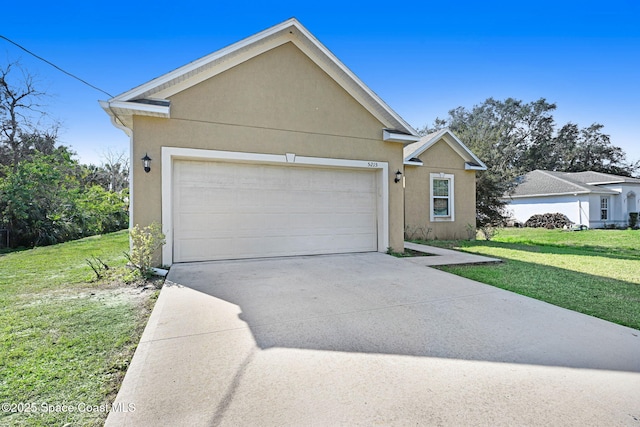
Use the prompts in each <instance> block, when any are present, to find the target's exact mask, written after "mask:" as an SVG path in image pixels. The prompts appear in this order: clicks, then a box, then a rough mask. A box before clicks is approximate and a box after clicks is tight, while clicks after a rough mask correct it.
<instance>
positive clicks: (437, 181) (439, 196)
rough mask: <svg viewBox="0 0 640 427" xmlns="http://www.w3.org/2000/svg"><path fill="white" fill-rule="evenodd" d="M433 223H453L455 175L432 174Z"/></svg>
mask: <svg viewBox="0 0 640 427" xmlns="http://www.w3.org/2000/svg"><path fill="white" fill-rule="evenodd" d="M430 205H431V212H430V215H429V216H430V219H431V221H453V220H454V209H453V207H454V203H453V175H451V174H444V173H432V174H431V201H430Z"/></svg>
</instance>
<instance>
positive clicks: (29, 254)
mask: <svg viewBox="0 0 640 427" xmlns="http://www.w3.org/2000/svg"><path fill="white" fill-rule="evenodd" d="M128 246H129V244H128V235H127V232H126V231H120V232H117V233H111V234H107V235H103V236H93V237H88V238H85V239H82V240H78V241H74V242H67V243H63V244H59V245H55V246H48V247H42V248H36V249H31V250H26V251H20V252H11V253H5V254H0V403H3V404H4V403H6V404H8V406H7V405H4V406H3V408H2V409H3V410H2V412H1V413H0V425H12V426H40V425H65V424H66V425H102V424H103V423H104V419H105V417H106V415H107V410H106V408H108V406H107V405H108V404H110V403H111V402H112V401H113V398H114V397H115V394H116V393H117V390H118V388H119V386H120V382H121V381H122V378H123V376H124V373H125V371H126V369H127V366H128V364H129V361H130V359H131V357H132V355H133V352H134V350H135V347H136V345H137V343H138V341H139V338H140V334H141V332H142V330H143V328H144V325H145V324H146V321H147V318H148V315H149V313H150V310H151V308H152V305H153V302H154V300H155V297H156V296H157V291H155V290H149V289H147V290H145V289H142V288H139V287H137V286H136V285H135V284H129V285H127V284H125V283H124V282H123V280H124V277H123V276H124V275H125V274H126V269H124V268H123V266H124V265H125V264H126V259H125V257H124V255H123V252H125V251H127V250H128ZM91 256H96V257H98V258H100V259H101V260H102V261H104V262H105V264H107V265H108V266H109V267H110V270H109V272H107V273H108V274H107V277H106V278H105V279H103V280H101V281H99V282H98V281H94V279H95V274H94V273H93V271H92V270H91V268H90V267H89V266H88V265H87V264H86V262H85V259H87V258H89V257H91ZM62 405H66V406H64V407H63V406H62ZM101 405H102V406H101ZM69 411H71V412H69ZM27 412H29V413H27Z"/></svg>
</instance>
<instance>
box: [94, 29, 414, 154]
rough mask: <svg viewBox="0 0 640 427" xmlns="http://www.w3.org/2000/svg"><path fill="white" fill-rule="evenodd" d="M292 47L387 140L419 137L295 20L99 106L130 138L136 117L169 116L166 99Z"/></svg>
mask: <svg viewBox="0 0 640 427" xmlns="http://www.w3.org/2000/svg"><path fill="white" fill-rule="evenodd" d="M288 42H291V43H293V44H295V45H296V46H297V47H298V48H299V49H300V50H301V51H302V52H304V53H305V54H306V55H307V56H308V57H309V58H310V59H311V60H312V61H313V62H314V63H316V65H318V66H319V67H320V68H321V69H322V70H324V71H325V72H326V73H327V74H328V75H329V76H331V77H332V78H333V79H334V80H335V81H336V82H337V83H338V84H339V85H340V86H341V87H342V88H343V89H344V90H346V91H347V92H348V93H349V94H350V95H351V96H353V97H354V98H355V99H356V100H357V101H358V102H359V103H360V104H361V105H362V106H363V107H364V108H366V109H367V110H368V111H369V112H370V113H371V114H372V115H373V116H374V117H376V118H377V119H378V120H379V121H380V122H382V123H383V124H384V126H385V127H386V128H387V129H385V132H384V134H383V139H384V140H386V141H395V142H402V143H405V144H406V143H409V142H413V141H416V140H417V139H418V138H419V135H418V133H417V132H416V131H415V129H413V128H412V127H411V126H410V125H409V124H408V123H407V122H406V121H405V120H404V119H402V118H401V117H400V116H399V115H398V114H397V113H396V112H395V111H393V110H392V109H391V107H389V106H388V105H387V104H386V103H385V102H384V101H383V100H382V99H381V98H380V97H379V96H378V95H376V94H375V93H374V92H373V91H372V90H371V89H369V88H368V87H367V86H366V85H365V84H364V83H363V82H362V81H361V80H360V79H359V78H358V77H357V76H356V75H355V74H354V73H353V72H352V71H351V70H349V69H348V68H347V67H346V66H345V65H344V64H343V63H342V62H340V60H338V58H337V57H336V56H335V55H333V53H331V51H329V49H327V48H326V47H325V46H324V45H323V44H322V43H320V42H319V41H318V40H317V39H316V38H315V37H314V36H313V35H312V34H311V33H310V32H309V31H308V30H307V29H306V28H305V27H303V26H302V24H300V22H298V20H296V19H295V18H291V19H288V20H287V21H284V22H282V23H280V24H278V25H275V26H273V27H271V28H268V29H266V30H264V31H262V32H260V33H257V34H255V35H253V36H250V37H248V38H246V39H244V40H241V41H239V42H237V43H234V44H232V45H230V46H227V47H225V48H223V49H220V50H218V51H216V52H213V53H211V54H209V55H207V56H205V57H203V58H200V59H197V60H195V61H193V62H191V63H189V64H187V65H184V66H182V67H180V68H177V69H176V70H174V71H171V72H169V73H167V74H164V75H162V76H160V77H157V78H155V79H153V80H151V81H149V82H147V83H144V84H142V85H140V86H138V87H136V88H133V89H131V90H129V91H127V92H124V93H122V94H120V95H118V96H115V97H113V98H111V99H110V100H109V101H100V105H101V106H102V108H103V109H104V110H105V111H106V112H107V114H109V116H111V121H112V122H113V124H114V125H115V126H117V127H119V128H120V129H122V130H124V131H125V132H126V133H127V134H128V135H131V129H132V127H133V115H144V116H155V117H164V118H169V117H170V110H171V105H170V101H169V100H168V99H167V98H169V97H170V96H172V95H175V94H176V93H178V92H181V91H183V90H185V89H187V88H189V87H192V86H194V85H196V84H198V83H200V82H202V81H204V80H206V79H209V78H211V77H213V76H215V75H217V74H220V73H222V72H224V71H226V70H228V69H230V68H232V67H234V66H236V65H238V64H241V63H243V62H245V61H248V60H250V59H251V58H253V57H255V56H257V55H259V54H261V53H264V52H266V51H268V50H271V49H273V48H276V47H278V46H281V45H283V44H285V43H288Z"/></svg>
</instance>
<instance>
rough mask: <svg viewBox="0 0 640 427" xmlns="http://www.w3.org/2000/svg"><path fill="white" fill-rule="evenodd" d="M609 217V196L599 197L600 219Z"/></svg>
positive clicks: (604, 219) (603, 219)
mask: <svg viewBox="0 0 640 427" xmlns="http://www.w3.org/2000/svg"><path fill="white" fill-rule="evenodd" d="M608 219H609V198H608V197H601V198H600V220H601V221H606V220H608Z"/></svg>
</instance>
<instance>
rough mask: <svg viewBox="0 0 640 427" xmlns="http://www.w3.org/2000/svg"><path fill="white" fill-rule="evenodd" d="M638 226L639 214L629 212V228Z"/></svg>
mask: <svg viewBox="0 0 640 427" xmlns="http://www.w3.org/2000/svg"><path fill="white" fill-rule="evenodd" d="M637 226H638V212H629V227H631V228H636V227H637Z"/></svg>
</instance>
